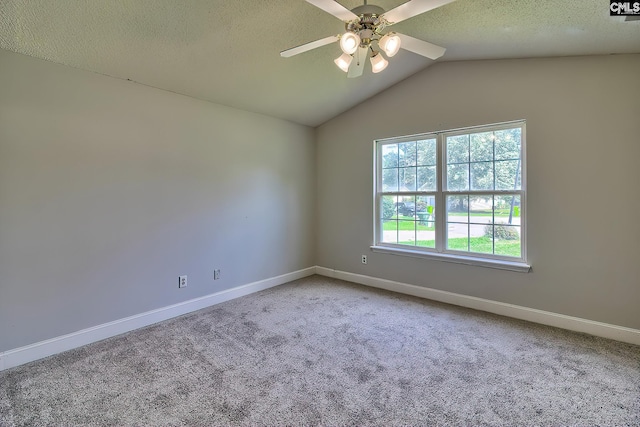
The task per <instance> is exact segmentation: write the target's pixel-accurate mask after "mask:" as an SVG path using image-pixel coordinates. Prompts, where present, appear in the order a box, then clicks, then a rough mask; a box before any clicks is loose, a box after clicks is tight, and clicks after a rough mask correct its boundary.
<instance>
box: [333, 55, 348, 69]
mask: <svg viewBox="0 0 640 427" xmlns="http://www.w3.org/2000/svg"><path fill="white" fill-rule="evenodd" d="M351 61H353V56H351V55H349V54H346V53H343V54H342V55H341V56H340V58H336V59H335V60H334V61H333V62H335V63H336V65H337V66H338V67H339V68H340V69H341V70H342V71H344V72H345V73H346V72H348V71H349V65H351Z"/></svg>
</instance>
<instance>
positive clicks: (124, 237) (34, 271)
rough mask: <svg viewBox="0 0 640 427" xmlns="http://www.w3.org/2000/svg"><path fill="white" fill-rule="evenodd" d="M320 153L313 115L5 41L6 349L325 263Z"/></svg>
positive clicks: (1, 206)
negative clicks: (38, 53)
mask: <svg viewBox="0 0 640 427" xmlns="http://www.w3.org/2000/svg"><path fill="white" fill-rule="evenodd" d="M212 78H214V76H212ZM314 156H315V146H314V133H313V129H310V128H307V127H303V126H299V125H295V124H292V123H289V122H285V121H282V120H277V119H273V118H269V117H265V116H260V115H256V114H251V113H246V112H243V111H239V110H234V109H230V108H226V107H221V106H217V105H213V104H210V103H206V102H201V101H198V100H195V99H191V98H187V97H183V96H179V95H175V94H172V93H168V92H163V91H159V90H156V89H152V88H148V87H144V86H141V85H137V84H134V83H130V82H126V81H122V80H116V79H112V78H109V77H105V76H100V75H96V74H91V73H87V72H83V71H79V70H74V69H72V68H69V67H64V66H59V65H55V64H52V63H48V62H45V61H41V60H37V59H33V58H29V57H26V56H21V55H17V54H14V53H9V52H7V51H2V50H0V351H6V350H9V349H12V348H17V347H20V346H23V345H26V344H30V343H34V342H38V341H41V340H44V339H48V338H52V337H56V336H60V335H63V334H67V333H70V332H74V331H77V330H80V329H83V328H87V327H90V326H94V325H99V324H102V323H105V322H109V321H112V320H116V319H120V318H123V317H126V316H131V315H134V314H138V313H142V312H144V311H147V310H151V309H155V308H159V307H164V306H167V305H170V304H174V303H177V302H180V301H185V300H188V299H192V298H195V297H198V296H202V295H207V294H211V293H214V292H216V291H220V290H223V289H226V288H231V287H234V286H238V285H242V284H246V283H250V282H252V281H256V280H261V279H265V278H268V277H273V276H277V275H280V274H284V273H288V272H292V271H295V270H299V269H302V268H306V267H310V266H312V265H314V263H315V253H314V250H315V247H314V240H315V220H314V216H315V188H316V183H315V160H314ZM214 268H220V269H221V270H222V279H221V280H219V281H215V282H214V281H213V277H212V276H213V269H214ZM180 274H187V275H188V277H189V285H188V287H187V288H185V289H178V288H177V278H178V275H180Z"/></svg>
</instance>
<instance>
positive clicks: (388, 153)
mask: <svg viewBox="0 0 640 427" xmlns="http://www.w3.org/2000/svg"><path fill="white" fill-rule="evenodd" d="M382 167H383V168H385V169H386V168H395V167H398V144H386V145H383V146H382Z"/></svg>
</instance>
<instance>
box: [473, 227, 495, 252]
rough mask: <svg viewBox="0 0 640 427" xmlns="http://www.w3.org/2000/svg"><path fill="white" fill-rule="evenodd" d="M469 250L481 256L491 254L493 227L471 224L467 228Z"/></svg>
mask: <svg viewBox="0 0 640 427" xmlns="http://www.w3.org/2000/svg"><path fill="white" fill-rule="evenodd" d="M469 234H470V239H469V250H470V251H471V252H478V253H483V254H492V253H493V226H492V225H490V224H488V225H479V224H472V225H470V226H469Z"/></svg>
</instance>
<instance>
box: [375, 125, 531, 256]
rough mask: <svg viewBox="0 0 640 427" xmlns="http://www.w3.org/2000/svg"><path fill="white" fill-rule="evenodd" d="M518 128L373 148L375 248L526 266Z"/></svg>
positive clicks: (441, 134)
mask: <svg viewBox="0 0 640 427" xmlns="http://www.w3.org/2000/svg"><path fill="white" fill-rule="evenodd" d="M524 154H525V122H524V121H518V122H510V123H503V124H498V125H487V126H479V127H473V128H465V129H458V130H453V131H442V132H433V133H427V134H422V135H417V136H411V137H399V138H390V139H385V140H378V141H376V167H375V174H376V177H375V197H376V204H375V206H376V215H375V219H376V220H375V243H374V246H376V247H385V248H389V249H394V248H395V249H398V250H399V251H402V250H405V251H412V252H414V251H418V252H423V253H425V254H440V255H443V254H444V255H446V254H450V255H452V256H462V257H465V258H467V257H472V258H479V259H489V260H504V261H511V262H526V240H525V239H526V232H525V228H526V227H525V226H526V224H525V218H526V210H525V204H526V198H525V183H526V174H525V172H526V169H525V156H524Z"/></svg>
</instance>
